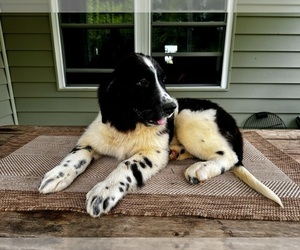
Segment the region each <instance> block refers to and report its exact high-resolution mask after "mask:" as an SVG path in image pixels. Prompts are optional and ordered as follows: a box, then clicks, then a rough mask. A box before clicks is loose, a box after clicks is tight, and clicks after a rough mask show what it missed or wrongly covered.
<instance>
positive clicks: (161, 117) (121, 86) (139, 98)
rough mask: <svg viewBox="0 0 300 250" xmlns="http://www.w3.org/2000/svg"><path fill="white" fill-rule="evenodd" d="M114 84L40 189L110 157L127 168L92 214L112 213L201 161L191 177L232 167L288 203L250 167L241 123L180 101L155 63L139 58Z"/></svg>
mask: <svg viewBox="0 0 300 250" xmlns="http://www.w3.org/2000/svg"><path fill="white" fill-rule="evenodd" d="M113 76H114V78H113V80H112V81H111V82H110V83H107V84H101V85H100V87H99V92H98V94H99V105H100V113H99V115H98V116H97V118H96V119H95V120H94V121H93V122H92V123H91V124H90V126H89V127H88V128H87V129H86V131H85V132H84V134H83V135H82V136H81V137H80V139H79V140H78V143H77V145H76V147H75V148H74V149H73V150H72V151H71V153H70V154H69V155H67V156H66V157H65V158H64V159H63V161H62V162H61V163H60V165H58V166H56V167H55V168H53V169H52V170H51V171H49V172H48V173H46V174H45V176H44V178H43V180H42V182H41V185H40V187H39V191H40V192H41V193H44V194H46V193H51V192H57V191H61V190H63V189H65V188H67V187H68V186H69V185H70V184H71V183H72V182H73V181H74V179H75V178H76V177H77V176H78V175H80V174H81V173H83V172H84V171H85V169H86V168H87V167H88V165H89V164H90V163H91V161H92V160H95V159H98V158H99V157H101V156H103V155H109V156H113V157H117V158H118V159H119V160H121V163H120V164H119V165H118V166H117V167H116V169H115V170H114V171H113V172H112V173H111V174H110V175H109V176H108V177H107V178H106V179H105V180H104V181H102V182H100V183H98V184H97V185H96V186H95V187H94V188H93V189H92V190H91V191H90V192H88V194H87V196H86V198H87V212H88V213H89V214H90V215H91V216H94V217H96V216H100V215H101V214H103V213H107V212H109V211H110V210H111V209H112V208H113V207H114V206H115V205H116V204H117V202H118V201H119V200H120V199H122V198H123V197H124V196H125V194H127V193H128V192H130V191H133V190H135V189H136V188H137V187H141V186H143V184H144V183H145V182H146V181H147V180H148V179H149V178H151V177H152V176H153V175H155V174H156V173H158V172H159V171H160V170H161V169H162V168H164V167H165V166H166V165H167V163H168V161H169V158H170V159H179V160H180V159H185V158H189V157H194V158H198V159H199V162H197V163H195V164H193V165H191V166H189V167H188V168H187V169H186V171H185V173H184V174H185V177H186V179H187V181H188V182H190V183H191V184H197V183H199V182H204V181H206V180H209V179H210V178H212V177H214V176H217V175H220V174H223V173H224V172H225V171H228V170H230V169H232V170H233V172H234V174H235V175H237V176H238V177H239V178H240V179H242V180H243V181H244V182H246V183H247V184H248V185H249V186H251V187H252V188H254V189H255V190H256V191H258V192H260V193H262V194H263V195H265V196H266V197H268V198H270V199H272V200H274V201H275V202H277V203H278V204H280V206H282V203H281V201H280V199H279V198H278V197H277V196H276V195H275V194H274V193H273V192H272V191H271V190H270V189H269V188H267V187H266V186H264V185H263V184H262V183H261V182H259V181H258V180H257V179H256V178H255V177H254V176H253V175H252V174H250V173H249V172H248V171H247V170H246V169H245V168H244V167H243V164H242V159H243V140H242V135H241V133H240V131H239V129H238V127H237V125H236V122H235V120H234V119H233V118H232V117H231V116H230V115H229V114H228V113H227V112H226V111H225V110H224V109H222V108H221V107H220V106H218V105H217V104H215V103H212V102H210V101H207V100H198V99H178V100H176V99H173V98H172V97H171V96H170V95H169V94H168V93H167V92H166V89H165V86H164V82H165V79H166V77H165V75H164V72H163V70H162V69H161V67H160V66H159V65H158V63H157V62H156V61H155V60H153V59H152V58H151V57H148V56H145V55H142V54H132V55H130V56H128V57H126V58H124V59H123V61H121V62H120V64H119V65H118V67H117V68H116V69H115V71H114V74H113Z"/></svg>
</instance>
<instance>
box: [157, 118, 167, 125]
mask: <svg viewBox="0 0 300 250" xmlns="http://www.w3.org/2000/svg"><path fill="white" fill-rule="evenodd" d="M166 123H167V119H166V118H162V119H160V120H158V121H157V124H158V125H165V124H166Z"/></svg>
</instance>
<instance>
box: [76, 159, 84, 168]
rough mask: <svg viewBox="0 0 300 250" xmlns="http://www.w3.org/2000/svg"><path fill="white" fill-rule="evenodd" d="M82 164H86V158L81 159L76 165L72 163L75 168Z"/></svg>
mask: <svg viewBox="0 0 300 250" xmlns="http://www.w3.org/2000/svg"><path fill="white" fill-rule="evenodd" d="M84 164H86V160H81V161H79V162H78V164H77V165H74V168H75V169H80V168H81V167H82V166H83V165H84Z"/></svg>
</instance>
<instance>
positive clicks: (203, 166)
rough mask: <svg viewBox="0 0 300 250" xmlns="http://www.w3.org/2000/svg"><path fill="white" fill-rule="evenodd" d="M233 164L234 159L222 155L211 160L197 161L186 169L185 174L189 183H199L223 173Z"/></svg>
mask: <svg viewBox="0 0 300 250" xmlns="http://www.w3.org/2000/svg"><path fill="white" fill-rule="evenodd" d="M233 166H234V163H233V162H232V161H230V160H228V159H227V158H225V157H220V158H215V159H213V160H209V161H204V162H196V163H194V164H192V165H191V166H189V167H188V168H187V169H186V171H185V173H184V175H185V178H186V179H187V181H188V182H189V183H191V184H198V183H199V182H205V181H206V180H209V179H211V178H213V177H215V176H218V175H221V174H223V173H224V172H226V171H228V170H230V169H231V168H232V167H233Z"/></svg>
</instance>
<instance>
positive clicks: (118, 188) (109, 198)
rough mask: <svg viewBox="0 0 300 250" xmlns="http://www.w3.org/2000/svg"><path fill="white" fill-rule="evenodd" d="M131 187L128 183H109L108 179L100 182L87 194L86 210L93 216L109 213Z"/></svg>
mask: <svg viewBox="0 0 300 250" xmlns="http://www.w3.org/2000/svg"><path fill="white" fill-rule="evenodd" d="M128 189H129V184H128V183H123V182H120V183H118V184H110V185H108V184H107V182H106V181H103V182H100V183H98V184H97V185H96V186H95V187H94V188H93V189H92V190H91V191H89V192H88V193H87V195H86V210H87V212H88V213H89V214H90V215H91V216H92V217H98V216H100V215H102V214H106V213H108V212H109V211H110V210H111V209H112V208H113V207H114V206H115V205H116V204H117V203H118V201H119V200H120V199H122V198H123V196H124V195H125V193H126V192H127V191H128Z"/></svg>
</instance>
